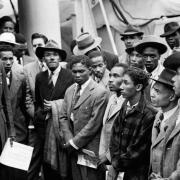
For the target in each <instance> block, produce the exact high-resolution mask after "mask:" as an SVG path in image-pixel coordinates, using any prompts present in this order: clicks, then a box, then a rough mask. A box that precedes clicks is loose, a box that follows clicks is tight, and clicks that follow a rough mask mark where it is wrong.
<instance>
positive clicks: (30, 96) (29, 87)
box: [24, 33, 47, 180]
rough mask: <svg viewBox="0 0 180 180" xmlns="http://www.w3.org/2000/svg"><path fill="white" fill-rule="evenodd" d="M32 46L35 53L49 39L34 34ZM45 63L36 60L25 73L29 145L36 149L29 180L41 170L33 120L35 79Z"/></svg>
mask: <svg viewBox="0 0 180 180" xmlns="http://www.w3.org/2000/svg"><path fill="white" fill-rule="evenodd" d="M31 42H32V46H34V48H33V49H34V53H35V51H36V48H37V47H38V46H40V47H43V46H45V44H46V42H47V37H46V36H44V35H43V34H39V33H34V34H33V35H32V36H31ZM45 69H46V67H45V63H44V62H43V61H42V59H41V58H36V61H34V62H32V63H29V64H27V65H25V66H24V73H25V75H26V110H27V113H28V115H29V119H30V123H29V126H28V128H29V138H28V144H29V145H30V146H32V147H34V151H33V156H32V160H31V164H30V168H29V171H28V178H29V180H37V179H39V169H40V166H41V164H40V162H41V159H40V157H41V156H40V155H39V153H40V143H39V138H38V136H37V132H36V130H35V128H34V124H33V118H34V102H35V78H36V75H37V74H38V73H40V72H41V71H43V70H45Z"/></svg>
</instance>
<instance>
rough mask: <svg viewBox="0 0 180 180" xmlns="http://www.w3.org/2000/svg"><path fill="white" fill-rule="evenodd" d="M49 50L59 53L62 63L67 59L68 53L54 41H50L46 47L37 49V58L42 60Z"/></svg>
mask: <svg viewBox="0 0 180 180" xmlns="http://www.w3.org/2000/svg"><path fill="white" fill-rule="evenodd" d="M48 50H53V51H56V52H58V53H59V55H60V56H61V58H62V61H63V60H65V59H66V56H67V54H66V51H65V50H63V49H61V48H60V47H59V45H58V43H57V42H56V41H54V40H49V41H48V42H47V43H46V45H45V46H44V47H37V49H36V56H37V57H38V58H40V59H41V58H42V57H43V56H44V52H45V51H48Z"/></svg>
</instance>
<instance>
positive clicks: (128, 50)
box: [125, 40, 141, 54]
mask: <svg viewBox="0 0 180 180" xmlns="http://www.w3.org/2000/svg"><path fill="white" fill-rule="evenodd" d="M140 42H141V40H138V41H137V42H135V43H134V44H133V46H132V47H129V48H126V49H125V51H126V52H127V53H128V54H131V52H132V51H136V49H135V48H136V46H137V45H138V44H139V43H140Z"/></svg>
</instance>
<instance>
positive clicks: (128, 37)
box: [119, 24, 144, 65]
mask: <svg viewBox="0 0 180 180" xmlns="http://www.w3.org/2000/svg"><path fill="white" fill-rule="evenodd" d="M143 34H144V33H143V32H141V31H140V30H139V29H138V28H136V27H134V26H132V25H131V24H129V25H127V27H126V29H125V31H124V33H121V34H120V35H121V40H122V41H123V42H124V45H125V47H126V49H127V48H131V47H132V46H133V45H134V43H136V42H137V41H140V40H141V39H142V38H143ZM119 62H121V63H125V64H127V65H129V56H128V54H127V52H124V53H123V54H122V55H121V56H120V57H119Z"/></svg>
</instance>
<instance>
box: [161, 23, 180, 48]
mask: <svg viewBox="0 0 180 180" xmlns="http://www.w3.org/2000/svg"><path fill="white" fill-rule="evenodd" d="M160 37H162V38H165V39H166V42H167V44H168V45H169V47H170V48H171V49H172V50H173V49H174V47H179V46H180V26H179V24H178V23H177V22H170V23H167V24H165V26H164V34H161V35H160Z"/></svg>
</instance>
